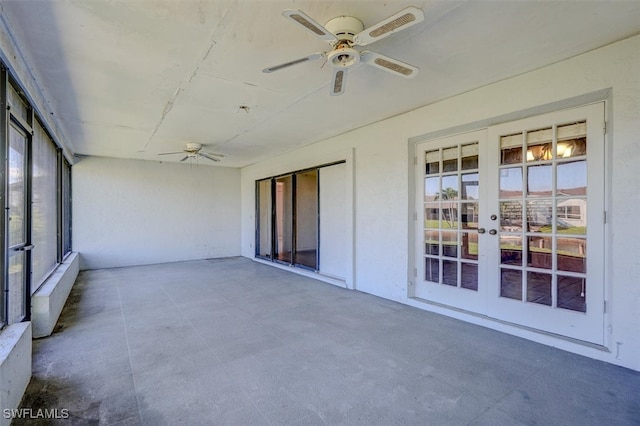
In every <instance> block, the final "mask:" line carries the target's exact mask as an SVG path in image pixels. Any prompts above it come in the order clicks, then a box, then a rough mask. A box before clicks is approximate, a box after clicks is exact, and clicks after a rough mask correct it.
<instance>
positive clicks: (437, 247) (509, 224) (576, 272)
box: [415, 103, 604, 344]
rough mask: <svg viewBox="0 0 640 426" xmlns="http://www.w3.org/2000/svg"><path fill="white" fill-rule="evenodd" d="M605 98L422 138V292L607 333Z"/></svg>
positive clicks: (513, 316) (506, 316) (582, 333)
mask: <svg viewBox="0 0 640 426" xmlns="http://www.w3.org/2000/svg"><path fill="white" fill-rule="evenodd" d="M603 123H604V104H602V103H600V104H594V105H590V106H586V107H582V108H577V109H573V110H567V111H560V112H556V113H552V114H545V115H541V116H536V117H531V118H527V119H524V120H518V121H514V122H510V123H505V124H501V125H496V126H492V127H489V128H488V129H486V130H483V131H479V132H475V133H469V134H464V135H458V136H453V137H448V138H443V139H439V140H436V141H429V142H424V143H422V144H419V145H418V146H417V155H418V159H419V160H418V166H417V167H418V168H417V170H416V179H417V181H416V187H417V188H418V194H417V205H418V206H420V207H421V211H420V213H419V214H418V218H420V217H421V218H422V220H421V221H420V220H419V221H417V222H418V223H419V226H418V227H417V228H418V230H417V232H418V236H417V239H416V240H417V241H418V244H417V247H416V253H417V256H416V265H417V282H416V286H415V296H416V297H418V298H421V299H425V300H429V301H433V302H437V303H441V304H445V305H449V306H452V307H455V308H458V309H464V310H468V311H472V312H476V313H480V314H483V315H487V316H489V317H492V318H496V319H500V320H503V321H507V322H511V323H514V324H518V325H523V326H526V327H530V328H534V329H538V330H543V331H546V332H551V333H555V334H559V335H562V336H567V337H571V338H575V339H579V340H584V341H588V342H592V343H596V344H602V343H603V341H604V313H603V312H604V311H603V309H604V269H603V261H604V132H603Z"/></svg>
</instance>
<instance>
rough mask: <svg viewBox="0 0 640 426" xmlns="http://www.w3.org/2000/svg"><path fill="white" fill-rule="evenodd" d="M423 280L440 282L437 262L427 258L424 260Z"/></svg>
mask: <svg viewBox="0 0 640 426" xmlns="http://www.w3.org/2000/svg"><path fill="white" fill-rule="evenodd" d="M424 279H425V280H426V281H431V282H434V283H438V282H440V268H439V260H438V259H434V258H431V257H427V258H426V259H425V260H424Z"/></svg>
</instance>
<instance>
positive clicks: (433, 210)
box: [424, 203, 440, 228]
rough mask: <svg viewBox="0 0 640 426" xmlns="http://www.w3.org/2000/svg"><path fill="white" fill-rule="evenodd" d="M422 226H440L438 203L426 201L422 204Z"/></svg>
mask: <svg viewBox="0 0 640 426" xmlns="http://www.w3.org/2000/svg"><path fill="white" fill-rule="evenodd" d="M424 219H425V223H424V227H425V228H437V227H439V226H440V204H434V203H428V204H426V205H425V206H424Z"/></svg>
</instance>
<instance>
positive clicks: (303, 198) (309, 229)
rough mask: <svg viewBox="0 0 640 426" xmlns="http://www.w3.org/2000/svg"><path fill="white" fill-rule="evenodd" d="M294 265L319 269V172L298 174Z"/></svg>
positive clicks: (312, 171)
mask: <svg viewBox="0 0 640 426" xmlns="http://www.w3.org/2000/svg"><path fill="white" fill-rule="evenodd" d="M295 200H296V220H295V224H296V233H295V235H296V241H295V242H296V250H295V255H294V256H295V258H294V263H295V264H297V265H302V266H306V267H308V268H311V269H313V270H317V269H318V262H317V256H318V170H317V169H316V170H311V171H306V172H301V173H296V197H295Z"/></svg>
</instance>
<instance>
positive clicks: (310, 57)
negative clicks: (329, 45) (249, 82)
mask: <svg viewBox="0 0 640 426" xmlns="http://www.w3.org/2000/svg"><path fill="white" fill-rule="evenodd" d="M325 55H326V53H324V52H318V53H312V54H311V55H308V56H305V57H304V58H300V59H295V60H293V61H289V62H285V63H284V64H280V65H275V66H273V67H269V68H265V69H263V70H262V72H266V73H270V72H274V71H278V70H281V69H282V68H287V67H290V66H293V65H298V64H301V63H303V62H309V61H314V60H316V59H320V58H323V57H324V56H325Z"/></svg>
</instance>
